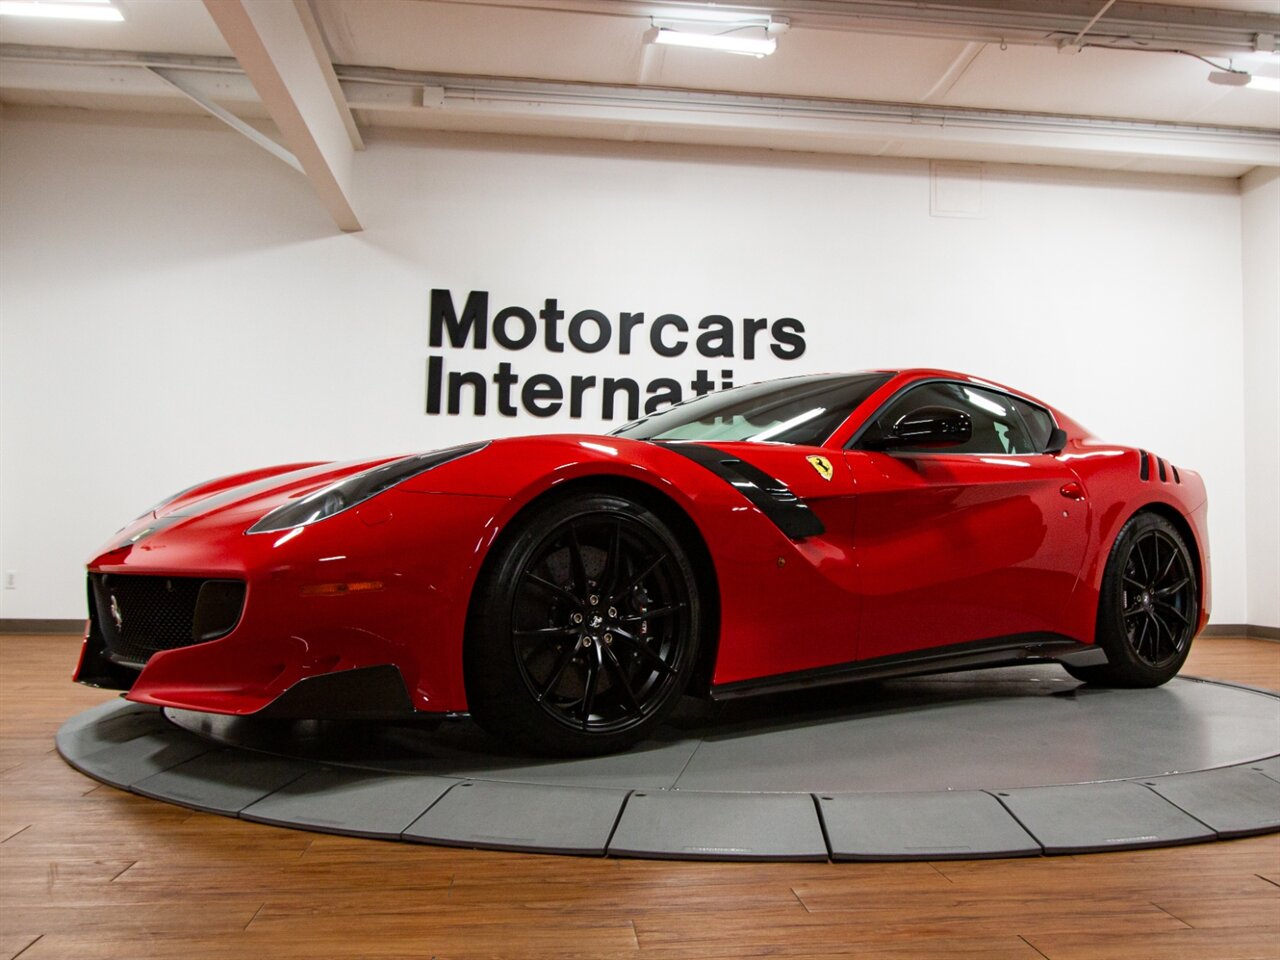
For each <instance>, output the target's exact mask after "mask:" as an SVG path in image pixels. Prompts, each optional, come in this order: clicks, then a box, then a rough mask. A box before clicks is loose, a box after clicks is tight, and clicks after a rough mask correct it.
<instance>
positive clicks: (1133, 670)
mask: <svg viewBox="0 0 1280 960" xmlns="http://www.w3.org/2000/svg"><path fill="white" fill-rule="evenodd" d="M1199 612H1200V610H1199V590H1198V589H1197V583H1196V574H1195V566H1194V564H1193V563H1192V560H1191V553H1190V551H1189V550H1188V549H1187V545H1186V543H1185V542H1184V541H1183V539H1182V536H1181V534H1179V533H1178V531H1177V529H1176V528H1175V527H1174V526H1173V524H1171V523H1170V522H1169V521H1168V520H1166V519H1164V518H1163V517H1161V516H1159V515H1157V514H1154V513H1140V514H1138V515H1137V516H1135V517H1133V518H1132V519H1131V520H1129V522H1128V523H1126V524H1125V525H1124V527H1123V528H1121V530H1120V534H1119V536H1117V537H1116V542H1115V545H1114V546H1113V547H1112V548H1111V556H1110V557H1109V558H1108V560H1107V568H1106V571H1105V573H1104V574H1103V578H1102V593H1101V596H1100V598H1099V603H1098V626H1097V635H1096V642H1097V643H1098V644H1099V645H1100V646H1101V647H1102V648H1103V649H1104V650H1105V651H1106V653H1107V660H1108V662H1107V663H1105V664H1102V665H1100V666H1093V667H1071V666H1067V672H1068V673H1070V674H1071V675H1072V676H1073V677H1076V678H1077V679H1079V680H1085V681H1087V682H1089V683H1098V684H1107V685H1111V686H1119V687H1155V686H1159V685H1160V684H1162V683H1165V682H1167V681H1168V680H1170V679H1172V678H1173V676H1174V675H1175V674H1176V673H1177V672H1178V670H1179V669H1180V668H1181V667H1182V664H1183V663H1184V662H1185V661H1186V659H1187V654H1188V653H1190V651H1191V640H1192V637H1193V636H1194V634H1195V628H1196V623H1197V621H1198V619H1199Z"/></svg>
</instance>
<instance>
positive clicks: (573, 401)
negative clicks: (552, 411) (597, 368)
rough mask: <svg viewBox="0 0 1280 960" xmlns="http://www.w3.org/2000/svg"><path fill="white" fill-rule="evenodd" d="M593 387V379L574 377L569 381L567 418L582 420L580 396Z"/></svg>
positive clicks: (594, 382)
mask: <svg viewBox="0 0 1280 960" xmlns="http://www.w3.org/2000/svg"><path fill="white" fill-rule="evenodd" d="M595 385H596V378H595V377H579V376H574V377H572V378H571V379H570V380H569V416H571V417H573V418H574V419H575V420H580V419H582V395H583V394H584V393H586V392H587V391H588V390H590V389H591V388H592V387H594V386H595Z"/></svg>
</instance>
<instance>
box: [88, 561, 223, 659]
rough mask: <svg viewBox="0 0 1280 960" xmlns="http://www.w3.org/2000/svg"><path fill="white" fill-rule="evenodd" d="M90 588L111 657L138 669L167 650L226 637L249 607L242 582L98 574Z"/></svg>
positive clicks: (94, 614) (93, 616) (93, 611)
mask: <svg viewBox="0 0 1280 960" xmlns="http://www.w3.org/2000/svg"><path fill="white" fill-rule="evenodd" d="M89 585H90V593H91V595H92V597H93V603H92V606H91V609H90V611H89V615H90V617H91V619H92V620H93V621H94V623H95V624H96V626H97V628H98V632H99V634H100V635H101V637H102V639H103V644H104V646H105V648H106V655H107V657H108V658H109V659H110V660H112V661H114V662H116V663H121V664H125V665H128V666H133V667H141V666H142V665H144V664H145V663H146V662H147V661H148V660H150V659H151V656H152V654H155V653H158V652H160V651H161V650H176V649H177V648H179V647H189V646H191V645H192V644H196V643H204V642H205V641H207V640H216V639H217V638H218V637H222V636H226V635H227V634H228V633H230V632H231V631H232V630H233V629H234V628H235V625H236V623H237V622H238V621H239V619H240V611H241V609H242V608H243V607H244V583H243V582H242V581H240V580H207V579H204V578H202V577H144V576H132V575H127V576H126V575H120V574H109V573H92V574H90V575H89Z"/></svg>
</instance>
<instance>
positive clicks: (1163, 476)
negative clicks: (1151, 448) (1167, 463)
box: [1156, 457, 1169, 483]
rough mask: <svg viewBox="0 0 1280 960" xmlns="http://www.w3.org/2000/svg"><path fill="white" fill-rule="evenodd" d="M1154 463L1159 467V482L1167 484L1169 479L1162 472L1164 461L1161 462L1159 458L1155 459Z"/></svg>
mask: <svg viewBox="0 0 1280 960" xmlns="http://www.w3.org/2000/svg"><path fill="white" fill-rule="evenodd" d="M1156 463H1157V465H1159V467H1160V482H1161V483H1168V482H1169V478H1168V476H1167V475H1166V474H1165V472H1164V461H1163V460H1161V459H1160V458H1159V457H1156Z"/></svg>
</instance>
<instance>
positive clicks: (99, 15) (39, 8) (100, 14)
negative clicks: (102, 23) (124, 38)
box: [0, 0, 124, 22]
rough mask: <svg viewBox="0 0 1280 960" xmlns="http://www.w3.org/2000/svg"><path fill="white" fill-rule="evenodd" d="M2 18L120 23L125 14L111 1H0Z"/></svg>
mask: <svg viewBox="0 0 1280 960" xmlns="http://www.w3.org/2000/svg"><path fill="white" fill-rule="evenodd" d="M0 17H45V18H47V19H53V20H106V21H114V22H119V21H121V20H123V19H124V14H122V13H121V12H120V11H119V10H117V9H116V8H115V7H113V6H112V5H111V3H110V0H0Z"/></svg>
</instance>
